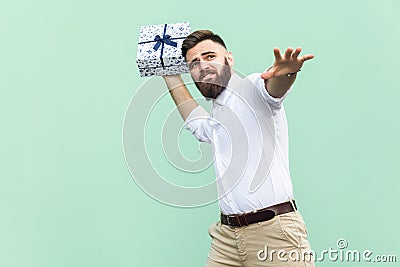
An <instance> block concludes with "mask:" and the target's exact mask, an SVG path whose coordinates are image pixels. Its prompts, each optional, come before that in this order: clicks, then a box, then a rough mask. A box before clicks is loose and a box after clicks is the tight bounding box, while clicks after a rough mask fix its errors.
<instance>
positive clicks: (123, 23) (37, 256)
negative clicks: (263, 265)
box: [0, 0, 400, 267]
mask: <svg viewBox="0 0 400 267" xmlns="http://www.w3.org/2000/svg"><path fill="white" fill-rule="evenodd" d="M399 12H400V4H399V2H398V1H396V0H392V1H389V0H383V1H377V0H376V1H360V0H357V1H344V0H341V1H317V0H313V1H304V0H303V1H237V2H233V1H232V2H228V1H215V0H214V1H198V2H196V1H193V2H191V1H160V0H154V1H145V2H135V1H124V0H122V1H118V0H116V1H93V0H90V1H76V0H71V1H45V0H38V1H18V0H16V1H11V0H2V1H1V2H0V38H1V42H0V88H1V98H0V99H1V100H0V101H1V104H0V106H1V113H0V114H1V152H2V153H1V161H0V162H1V165H0V166H1V169H0V170H1V180H0V216H1V217H0V266H1V267H3V266H4V267H17V266H18V267H19V266H21V267H47V266H51V267H55V266H57V267H64V266H65V267H67V266H68V267H71V266H74V267H80V266H85V267H87V266H96V267H101V266H107V267H108V266H113V267H117V266H118V267H127V266H203V265H204V262H205V259H206V256H207V253H208V249H209V245H210V238H209V237H208V235H207V228H208V226H209V225H210V224H211V223H212V222H214V221H215V220H217V216H218V208H217V205H216V203H214V204H212V205H209V206H205V207H201V208H196V209H182V208H175V207H171V206H167V205H164V204H162V203H160V202H158V201H156V200H154V199H152V198H150V197H149V196H148V195H146V194H145V193H144V192H143V191H141V190H140V188H139V187H138V186H137V185H136V183H135V182H134V181H133V179H132V177H131V176H130V174H129V171H128V169H127V167H126V164H125V161H124V155H123V151H122V150H123V149H122V125H123V119H124V113H125V111H126V108H127V106H128V104H129V102H130V99H131V97H132V96H133V94H134V93H135V91H136V90H137V89H138V88H139V87H140V85H141V84H142V83H143V82H144V81H145V80H146V78H140V77H139V74H138V70H137V67H136V65H135V56H136V48H137V45H136V44H135V43H136V41H137V39H138V33H139V26H141V25H148V24H160V23H165V22H182V21H190V22H191V26H192V28H193V29H201V28H208V29H212V30H214V31H215V32H217V33H219V34H220V35H221V36H222V37H223V38H224V39H225V41H226V43H227V44H228V48H229V49H230V50H231V51H232V52H233V53H234V56H235V60H236V67H237V68H238V69H239V70H240V71H241V72H243V73H246V74H250V73H253V72H260V71H262V70H264V69H265V68H266V67H267V66H269V65H270V64H271V63H272V62H273V56H272V48H273V47H274V46H279V47H281V48H286V47H288V46H301V47H303V48H304V52H305V53H315V55H316V57H315V59H313V60H312V61H310V62H308V63H307V64H306V65H305V66H304V68H303V71H302V72H301V73H300V75H299V77H298V81H296V86H295V90H294V91H293V93H292V94H291V95H290V96H289V97H288V98H287V99H286V101H285V107H286V112H287V116H288V120H289V127H290V162H291V173H292V179H293V183H294V188H295V197H296V200H297V201H298V204H299V207H300V209H301V212H302V214H303V217H304V218H305V221H306V223H307V226H308V229H309V240H310V242H311V245H312V247H313V249H315V250H316V251H322V250H323V249H329V247H333V248H336V240H337V239H338V238H346V240H347V241H348V243H349V249H359V250H364V249H370V250H372V251H373V252H374V254H375V255H376V254H395V255H397V260H398V261H399V260H400V259H399V257H400V253H399V252H400V241H399V229H398V221H399V219H400V216H399V213H398V210H399V207H400V205H399V204H400V197H399V195H400V182H399V178H400V171H399V159H400V140H399V136H400V119H399V117H398V116H399V114H400V107H399V105H398V101H399V97H400V92H399V91H400V90H399V89H400V88H399V83H400V78H399V77H400V75H399V70H400V66H399V65H400V64H399V62H400V61H399V60H400V56H399V48H400V37H399V36H400V13H399ZM167 105H169V107H172V106H173V103H172V101H170V102H169V104H168V103H167ZM160 115H161V114H160ZM138 130H140V129H138ZM187 142H190V143H191V144H192V143H193V142H194V140H192V139H188V140H187ZM143 157H145V155H143ZM165 168H166V169H165V170H164V171H166V172H168V171H169V169H168V168H171V167H168V166H166V167H165ZM182 175H184V174H182ZM182 177H183V176H182ZM339 264H340V265H344V266H361V265H362V266H364V265H365V266H383V265H385V266H386V265H388V266H395V265H396V264H382V263H381V264H374V263H368V264H367V263H341V262H336V263H335V262H330V261H328V260H326V261H325V262H322V263H318V266H336V265H339ZM397 264H398V263H397Z"/></svg>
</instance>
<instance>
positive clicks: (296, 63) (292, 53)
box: [261, 47, 314, 80]
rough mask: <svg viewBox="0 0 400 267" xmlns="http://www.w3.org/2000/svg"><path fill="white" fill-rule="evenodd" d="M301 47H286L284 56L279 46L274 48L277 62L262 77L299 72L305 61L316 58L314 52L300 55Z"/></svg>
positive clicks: (267, 77)
mask: <svg viewBox="0 0 400 267" xmlns="http://www.w3.org/2000/svg"><path fill="white" fill-rule="evenodd" d="M300 52H301V48H300V47H297V48H296V49H295V50H293V48H291V47H289V48H288V49H286V52H285V54H284V56H283V57H282V55H281V52H280V50H279V48H277V47H276V48H274V55H275V62H274V65H273V66H272V67H271V68H269V69H268V70H267V71H265V72H264V73H262V74H261V78H262V79H264V80H268V79H270V78H272V77H277V76H284V75H288V74H290V73H296V72H298V71H299V70H300V69H301V67H302V66H303V63H304V62H305V61H307V60H310V59H312V58H314V55H313V54H308V55H304V56H300V57H299V54H300Z"/></svg>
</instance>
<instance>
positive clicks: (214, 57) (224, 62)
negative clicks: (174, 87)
mask: <svg viewBox="0 0 400 267" xmlns="http://www.w3.org/2000/svg"><path fill="white" fill-rule="evenodd" d="M186 61H187V62H188V64H189V70H190V74H191V76H192V79H193V81H194V82H195V84H196V86H197V88H198V89H199V90H200V92H201V93H202V94H203V96H204V97H206V98H208V99H210V98H211V99H215V98H217V96H218V95H219V94H220V93H221V92H222V91H223V90H224V89H225V88H226V86H227V85H228V82H229V80H230V78H231V71H232V70H231V67H232V65H233V58H232V55H231V53H229V52H228V51H226V49H225V47H223V46H222V45H220V44H218V43H216V42H213V41H211V40H204V41H202V42H200V43H198V44H197V45H195V46H194V47H192V48H191V49H189V50H188V51H187V54H186Z"/></svg>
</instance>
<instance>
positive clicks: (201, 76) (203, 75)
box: [199, 69, 217, 81]
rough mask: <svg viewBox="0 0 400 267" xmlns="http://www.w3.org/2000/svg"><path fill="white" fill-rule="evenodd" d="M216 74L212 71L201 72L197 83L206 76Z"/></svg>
mask: <svg viewBox="0 0 400 267" xmlns="http://www.w3.org/2000/svg"><path fill="white" fill-rule="evenodd" d="M216 73H217V72H216V71H215V70H212V69H206V70H201V71H200V75H199V81H202V80H203V79H204V77H206V76H207V74H216Z"/></svg>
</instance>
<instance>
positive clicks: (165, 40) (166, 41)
mask: <svg viewBox="0 0 400 267" xmlns="http://www.w3.org/2000/svg"><path fill="white" fill-rule="evenodd" d="M166 31H167V24H164V32H163V37H162V38H161V36H160V35H158V34H157V35H156V37H154V40H153V41H145V42H140V43H139V44H145V43H150V42H156V44H155V45H154V46H153V49H154V51H157V50H158V48H160V46H161V53H160V61H161V66H162V68H163V69H165V65H164V59H163V54H164V44H167V45H170V46H173V47H177V46H178V44H177V43H176V42H174V41H172V39H185V38H186V37H175V38H171V36H170V35H168V34H165V33H166Z"/></svg>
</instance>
